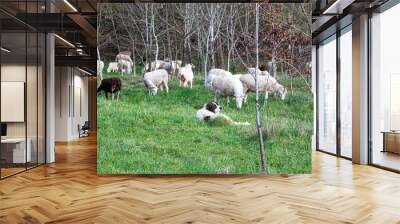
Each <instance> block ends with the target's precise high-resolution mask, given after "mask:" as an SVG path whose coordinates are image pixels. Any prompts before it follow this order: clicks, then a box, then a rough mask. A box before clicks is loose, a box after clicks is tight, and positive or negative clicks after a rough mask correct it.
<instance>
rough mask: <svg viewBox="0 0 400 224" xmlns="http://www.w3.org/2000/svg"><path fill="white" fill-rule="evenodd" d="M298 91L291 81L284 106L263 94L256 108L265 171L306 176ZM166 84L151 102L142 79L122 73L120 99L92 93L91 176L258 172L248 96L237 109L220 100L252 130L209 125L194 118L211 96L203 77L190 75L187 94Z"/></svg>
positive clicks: (307, 100)
mask: <svg viewBox="0 0 400 224" xmlns="http://www.w3.org/2000/svg"><path fill="white" fill-rule="evenodd" d="M104 76H105V77H110V76H120V75H119V74H105V75H104ZM283 83H284V84H285V86H289V85H290V84H289V83H287V82H285V81H283ZM303 86H304V85H303V82H302V80H300V79H299V80H294V82H293V87H294V91H293V94H292V93H290V92H289V93H288V95H287V98H286V99H285V101H281V100H280V99H278V98H277V97H276V98H275V97H270V98H269V103H268V107H267V108H263V110H262V116H263V126H264V129H265V145H266V151H267V160H268V169H269V172H270V173H291V174H292V173H309V172H310V171H311V146H310V145H311V143H310V139H311V137H310V136H311V133H312V117H313V116H312V114H313V106H312V103H313V101H312V95H311V93H310V92H309V91H307V90H305V89H304V88H303ZM169 87H170V92H169V94H166V93H165V92H162V91H161V92H160V91H159V93H158V94H157V95H156V96H153V97H151V96H148V92H147V90H146V89H145V87H144V85H143V82H142V78H141V77H139V76H137V77H134V78H128V77H126V76H125V77H123V90H122V92H121V99H120V100H119V101H111V100H110V99H109V100H106V99H105V97H104V94H101V95H99V96H98V99H97V107H98V157H97V158H98V166H97V169H98V173H101V174H186V173H192V174H206V173H241V174H250V173H258V172H259V170H260V168H259V146H258V136H257V133H256V129H255V103H254V100H255V96H254V94H252V95H251V96H250V97H249V100H248V102H247V104H244V106H243V108H242V109H241V110H237V109H236V108H235V104H234V102H233V101H231V103H230V105H227V104H226V100H222V102H221V105H222V107H223V112H224V113H225V114H227V115H228V116H230V117H231V118H232V119H234V120H235V121H242V122H244V121H247V122H250V123H251V124H252V125H251V126H248V127H238V126H211V125H208V124H206V123H203V122H200V121H198V120H197V119H196V117H195V114H196V111H197V110H198V109H199V108H201V107H202V106H203V104H204V103H206V102H208V101H210V100H212V99H213V94H212V93H211V92H209V91H207V90H206V89H204V87H203V80H202V75H200V74H198V75H197V76H196V80H195V84H194V86H193V89H186V88H181V87H179V85H178V82H177V80H176V79H175V78H173V80H172V81H170V84H169ZM262 97H263V95H262Z"/></svg>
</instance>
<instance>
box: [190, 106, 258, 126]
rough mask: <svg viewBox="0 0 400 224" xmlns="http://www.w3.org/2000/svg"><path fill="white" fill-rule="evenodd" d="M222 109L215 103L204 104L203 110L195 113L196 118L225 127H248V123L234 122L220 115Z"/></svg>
mask: <svg viewBox="0 0 400 224" xmlns="http://www.w3.org/2000/svg"><path fill="white" fill-rule="evenodd" d="M221 110H222V107H221V106H220V105H218V104H217V103H216V102H209V103H207V104H204V106H203V108H201V109H200V110H198V111H197V114H196V117H197V118H198V119H199V120H201V121H206V122H208V121H213V122H216V123H219V124H227V125H231V124H233V125H250V123H248V122H236V121H233V120H232V119H231V118H230V117H228V116H226V115H225V114H223V113H221Z"/></svg>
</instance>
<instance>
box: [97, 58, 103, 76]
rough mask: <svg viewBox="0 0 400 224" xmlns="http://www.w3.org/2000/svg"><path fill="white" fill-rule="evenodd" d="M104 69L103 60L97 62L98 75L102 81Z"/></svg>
mask: <svg viewBox="0 0 400 224" xmlns="http://www.w3.org/2000/svg"><path fill="white" fill-rule="evenodd" d="M103 69H104V62H103V61H101V60H97V75H98V76H99V78H100V80H103Z"/></svg>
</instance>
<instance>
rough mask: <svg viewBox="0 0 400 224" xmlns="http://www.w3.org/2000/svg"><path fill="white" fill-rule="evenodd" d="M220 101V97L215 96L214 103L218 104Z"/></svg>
mask: <svg viewBox="0 0 400 224" xmlns="http://www.w3.org/2000/svg"><path fill="white" fill-rule="evenodd" d="M220 99H221V97H220V95H219V94H215V101H216V102H217V103H218V104H219V102H220Z"/></svg>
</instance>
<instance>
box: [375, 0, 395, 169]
mask: <svg viewBox="0 0 400 224" xmlns="http://www.w3.org/2000/svg"><path fill="white" fill-rule="evenodd" d="M399 21H400V5H399V4H398V5H396V6H394V7H393V8H391V9H389V10H387V11H384V12H383V13H381V14H376V15H374V16H373V17H372V20H371V25H372V38H371V40H372V49H371V50H372V55H371V56H372V77H371V79H372V80H371V85H372V86H371V88H372V89H371V104H372V107H371V108H372V113H371V116H372V117H371V120H372V127H371V128H372V130H371V132H372V163H373V164H377V165H380V166H384V167H388V168H391V169H396V170H400V110H399V107H400V101H399V98H400V63H399V57H398V52H399V51H400V44H399V41H398V40H399V39H400V32H399V31H398V30H397V29H395V27H398V22H399ZM383 132H387V133H386V134H385V135H384V134H383Z"/></svg>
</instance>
